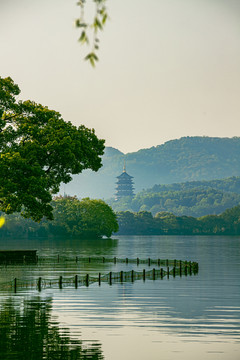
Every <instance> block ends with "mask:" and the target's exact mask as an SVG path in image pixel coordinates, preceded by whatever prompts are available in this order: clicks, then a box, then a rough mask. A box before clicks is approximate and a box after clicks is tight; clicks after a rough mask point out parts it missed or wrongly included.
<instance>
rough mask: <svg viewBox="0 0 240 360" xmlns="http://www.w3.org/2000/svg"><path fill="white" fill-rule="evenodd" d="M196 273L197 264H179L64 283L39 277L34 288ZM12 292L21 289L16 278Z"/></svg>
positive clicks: (111, 282) (76, 286)
mask: <svg viewBox="0 0 240 360" xmlns="http://www.w3.org/2000/svg"><path fill="white" fill-rule="evenodd" d="M197 273H198V264H197V263H191V262H189V263H180V266H179V267H175V266H174V267H173V268H172V269H171V270H170V268H169V266H168V267H167V269H166V270H164V269H163V268H160V269H155V268H153V269H152V270H150V271H146V270H145V269H143V271H142V272H137V271H134V270H131V271H129V272H124V271H120V272H118V273H114V272H109V273H108V274H105V275H102V274H101V273H99V274H98V276H97V277H90V275H89V274H86V275H84V276H82V277H80V276H79V275H75V276H74V278H71V279H66V280H65V281H64V279H63V277H62V276H60V277H59V278H58V280H43V279H42V277H39V278H38V279H37V284H36V283H35V287H36V288H37V289H38V290H39V291H41V290H42V287H46V286H49V287H52V285H57V286H58V287H59V289H62V288H63V285H64V284H68V285H71V286H73V285H74V286H75V288H76V289H77V288H78V286H79V285H85V286H89V284H90V283H95V282H98V285H99V286H100V285H101V282H103V281H104V282H108V283H109V285H112V284H113V282H114V283H115V282H121V283H122V282H124V281H125V282H126V281H131V282H134V281H135V280H138V279H143V281H145V280H146V279H147V278H148V279H152V280H156V279H157V278H160V279H163V277H164V276H167V277H168V278H169V276H170V275H172V276H173V277H175V276H176V275H179V276H182V274H184V275H185V276H187V275H188V274H189V275H192V274H194V275H196V274H197ZM13 286H14V291H15V292H17V288H18V287H21V285H20V283H19V284H18V280H17V278H15V279H14V285H13Z"/></svg>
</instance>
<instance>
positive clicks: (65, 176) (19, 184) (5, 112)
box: [0, 78, 104, 221]
mask: <svg viewBox="0 0 240 360" xmlns="http://www.w3.org/2000/svg"><path fill="white" fill-rule="evenodd" d="M19 93H20V90H19V87H18V86H17V85H16V84H14V82H13V80H12V79H11V78H6V79H3V78H0V153H1V157H0V199H1V203H0V210H2V211H3V212H5V213H8V214H10V213H13V212H16V211H17V212H20V211H22V214H23V215H24V216H25V217H31V218H33V219H34V220H36V221H39V220H40V219H41V218H42V217H43V216H46V217H47V218H48V219H52V218H53V217H52V207H51V205H50V201H51V200H52V194H54V193H57V192H58V191H59V186H60V183H61V182H64V183H68V182H69V181H70V180H71V179H72V177H71V174H78V173H80V172H81V171H82V170H84V169H92V170H94V171H97V170H98V169H99V168H100V167H101V158H100V156H101V155H102V154H103V150H104V140H99V139H98V138H97V137H96V135H95V132H94V130H93V129H92V130H90V129H87V128H85V127H84V126H83V125H82V126H80V127H78V128H77V127H76V126H73V125H72V124H71V123H70V122H65V121H64V120H63V119H62V117H61V115H60V114H59V113H58V112H56V111H53V110H49V109H48V108H47V107H44V106H42V105H40V104H36V103H34V102H32V101H30V100H28V101H23V102H22V101H17V99H16V97H17V96H18V95H19Z"/></svg>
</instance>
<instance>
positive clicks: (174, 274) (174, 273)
mask: <svg viewBox="0 0 240 360" xmlns="http://www.w3.org/2000/svg"><path fill="white" fill-rule="evenodd" d="M175 276H176V268H175V266H174V267H173V277H175Z"/></svg>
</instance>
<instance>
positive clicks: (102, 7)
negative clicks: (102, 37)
mask: <svg viewBox="0 0 240 360" xmlns="http://www.w3.org/2000/svg"><path fill="white" fill-rule="evenodd" d="M92 2H93V4H94V5H95V13H94V16H93V19H92V20H90V21H86V20H85V15H86V14H85V7H86V0H79V1H78V2H77V5H78V6H79V7H80V16H79V17H78V18H77V19H76V20H75V26H76V27H77V28H79V29H80V31H81V33H80V37H79V39H78V41H79V42H80V43H81V44H82V45H85V44H87V45H89V43H90V40H89V38H90V33H91V32H92V36H93V40H92V50H91V51H90V52H89V53H88V54H87V55H86V57H85V60H87V61H89V62H90V64H91V65H92V66H93V67H94V66H95V65H96V62H97V61H98V56H97V54H96V53H97V51H98V50H99V36H98V33H99V31H101V30H103V28H104V26H105V24H106V21H107V19H108V13H107V8H106V0H92Z"/></svg>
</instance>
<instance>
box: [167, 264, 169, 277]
mask: <svg viewBox="0 0 240 360" xmlns="http://www.w3.org/2000/svg"><path fill="white" fill-rule="evenodd" d="M167 277H168V279H169V266H168V267H167Z"/></svg>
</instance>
